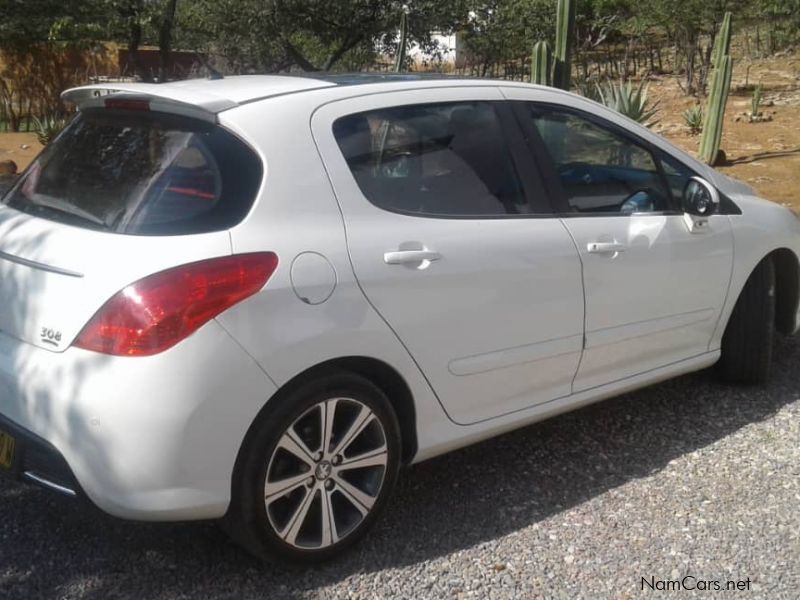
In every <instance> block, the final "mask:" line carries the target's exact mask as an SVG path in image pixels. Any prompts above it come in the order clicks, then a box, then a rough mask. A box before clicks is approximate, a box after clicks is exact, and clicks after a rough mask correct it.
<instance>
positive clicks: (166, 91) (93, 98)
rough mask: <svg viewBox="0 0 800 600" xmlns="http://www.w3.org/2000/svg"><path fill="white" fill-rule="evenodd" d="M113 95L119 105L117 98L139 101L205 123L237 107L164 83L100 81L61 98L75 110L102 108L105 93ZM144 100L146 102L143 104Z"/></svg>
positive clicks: (153, 108)
mask: <svg viewBox="0 0 800 600" xmlns="http://www.w3.org/2000/svg"><path fill="white" fill-rule="evenodd" d="M112 94H113V100H114V104H116V105H118V106H119V105H123V104H124V103H123V102H117V101H118V100H119V101H131V102H132V103H133V102H140V103H142V104H143V105H145V106H146V107H147V108H146V110H150V111H154V112H166V113H172V114H178V115H183V116H186V117H192V118H195V119H201V120H203V121H207V122H209V123H216V122H217V113H220V112H222V111H223V110H228V109H229V108H234V107H235V106H238V104H237V103H236V102H234V101H233V100H230V99H228V98H222V97H220V96H215V95H213V94H198V93H197V92H196V91H192V92H191V94H188V93H186V92H185V91H182V90H181V88H180V87H175V86H165V85H163V84H162V85H159V84H156V83H101V84H95V85H85V86H81V87H76V88H72V89H69V90H66V91H65V92H63V93H62V94H61V99H62V100H64V101H65V102H71V103H73V104H75V105H77V107H78V110H84V109H86V108H104V107H105V106H106V101H107V100H109V96H111V95H112ZM145 103H146V104H145Z"/></svg>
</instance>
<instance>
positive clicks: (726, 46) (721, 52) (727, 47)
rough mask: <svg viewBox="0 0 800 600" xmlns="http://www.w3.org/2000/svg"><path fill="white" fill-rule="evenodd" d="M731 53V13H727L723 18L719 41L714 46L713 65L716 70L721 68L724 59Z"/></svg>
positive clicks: (718, 36) (718, 35)
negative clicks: (720, 64)
mask: <svg viewBox="0 0 800 600" xmlns="http://www.w3.org/2000/svg"><path fill="white" fill-rule="evenodd" d="M730 53H731V13H729V12H726V13H725V16H724V17H722V25H721V26H720V28H719V33H718V34H717V41H716V43H715V44H714V54H713V56H712V57H711V64H712V65H714V68H717V67H719V63H720V61H721V60H722V57H723V56H725V55H726V54H730Z"/></svg>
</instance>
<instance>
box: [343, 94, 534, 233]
mask: <svg viewBox="0 0 800 600" xmlns="http://www.w3.org/2000/svg"><path fill="white" fill-rule="evenodd" d="M333 133H334V136H335V137H336V141H337V143H338V144H339V148H340V149H341V151H342V153H343V155H344V158H345V159H346V160H347V164H348V166H349V167H350V170H351V171H352V173H353V176H354V177H355V180H356V182H357V183H358V186H359V188H360V189H361V192H362V193H363V194H364V196H365V197H366V198H367V200H369V201H370V202H371V203H372V204H374V205H375V206H377V207H379V208H383V209H386V210H390V211H394V212H401V213H404V214H421V215H432V216H466V217H469V216H476V217H480V216H488V215H516V214H525V213H529V212H530V209H529V207H528V203H527V201H526V198H525V194H524V191H523V188H522V184H521V183H520V179H519V177H518V176H517V171H516V169H515V168H514V163H513V161H512V158H511V153H510V151H509V149H508V146H507V144H506V141H505V138H504V136H503V131H502V128H501V126H500V121H499V119H498V117H497V114H496V113H495V109H494V107H493V106H492V105H491V104H489V103H486V102H463V103H447V104H426V105H412V106H400V107H393V108H385V109H380V110H374V111H370V112H364V113H358V114H354V115H348V116H346V117H342V118H340V119H338V120H337V121H336V122H335V123H334V125H333Z"/></svg>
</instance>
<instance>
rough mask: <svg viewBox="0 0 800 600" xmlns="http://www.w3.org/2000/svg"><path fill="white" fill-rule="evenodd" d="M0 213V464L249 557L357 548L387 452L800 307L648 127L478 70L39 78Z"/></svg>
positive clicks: (730, 341)
mask: <svg viewBox="0 0 800 600" xmlns="http://www.w3.org/2000/svg"><path fill="white" fill-rule="evenodd" d="M65 98H66V100H69V101H72V102H74V103H76V104H77V105H78V107H79V108H80V113H79V115H78V116H77V118H76V119H75V120H74V121H73V122H72V123H71V125H70V126H69V127H68V128H67V129H66V130H65V131H64V132H63V133H62V134H61V135H60V136H59V138H58V139H57V140H56V141H55V142H54V143H52V144H51V145H50V146H48V147H47V148H46V150H45V151H44V152H42V154H41V155H40V156H39V157H38V158H37V159H36V160H35V161H34V163H33V164H32V165H31V166H30V167H29V168H28V169H27V170H26V172H25V173H24V174H23V175H22V176H21V177H20V178H19V180H18V181H17V182H16V183H15V184H14V186H13V187H12V188H11V189H10V190H9V191H8V193H7V194H6V195H5V196H4V198H3V201H2V204H1V205H0V306H2V310H1V311H0V413H1V416H0V470H4V471H6V472H7V473H8V474H10V475H12V476H14V477H17V478H20V479H22V480H27V481H30V482H35V483H38V484H40V485H43V486H46V487H48V488H51V489H53V490H56V491H59V492H62V493H64V494H66V495H70V496H86V497H88V498H89V499H90V500H91V501H92V502H93V503H94V504H95V505H97V506H98V507H99V508H101V509H102V510H104V511H106V512H108V513H110V514H112V515H116V516H119V517H124V518H130V519H149V520H183V519H211V518H220V517H225V519H224V522H225V523H226V524H227V526H228V529H229V530H230V531H231V532H232V533H233V534H234V536H235V537H236V538H237V539H239V540H240V541H242V542H243V543H244V544H245V545H246V546H247V547H248V548H249V549H250V550H251V551H253V552H255V553H256V554H278V555H281V556H284V557H288V558H292V559H296V560H307V561H312V560H321V559H324V558H327V557H330V556H331V555H333V554H335V553H337V552H338V551H340V550H341V549H343V548H344V547H346V546H348V545H350V544H352V543H353V542H354V541H356V540H357V539H358V538H359V537H360V536H361V535H363V533H364V532H365V531H366V530H367V529H368V527H369V526H370V525H371V524H372V523H373V521H374V520H375V518H376V516H377V515H378V513H379V512H380V510H381V509H382V508H383V506H384V505H385V504H386V501H387V497H388V495H389V493H390V492H391V489H392V487H393V485H394V483H395V480H396V478H397V475H398V469H399V467H400V466H401V465H403V464H408V463H413V462H418V461H422V460H425V459H427V458H430V457H432V456H435V455H437V454H441V453H443V452H447V451H449V450H453V449H455V448H458V447H460V446H464V445H466V444H471V443H473V442H477V441H479V440H482V439H485V438H488V437H490V436H494V435H497V434H499V433H502V432H505V431H508V430H510V429H513V428H516V427H520V426H522V425H526V424H529V423H533V422H535V421H539V420H541V419H545V418H547V417H550V416H552V415H555V414H557V413H561V412H564V411H566V410H570V409H573V408H576V407H579V406H583V405H585V404H588V403H590V402H594V401H597V400H600V399H603V398H607V397H609V396H613V395H616V394H620V393H622V392H625V391H628V390H631V389H634V388H638V387H641V386H644V385H647V384H651V383H653V382H656V381H660V380H663V379H666V378H669V377H674V376H676V375H680V374H682V373H686V372H689V371H695V370H698V369H703V368H705V367H709V366H711V365H713V364H714V363H717V366H718V371H719V373H720V374H721V375H722V376H723V377H724V378H725V379H727V380H730V381H740V382H744V383H755V382H762V381H764V380H765V379H766V377H767V375H768V371H769V364H770V358H771V348H772V339H773V333H774V331H775V330H777V331H780V332H784V333H793V332H794V331H795V329H796V328H797V325H798V316H797V312H798V275H799V274H800V271H799V270H798V255H800V223H799V222H798V220H797V219H796V218H795V216H794V214H793V213H792V212H790V211H789V210H787V209H785V208H782V207H780V206H777V205H775V204H771V203H769V202H765V201H762V200H760V199H758V198H757V197H756V196H755V194H754V192H753V191H752V190H750V189H749V188H747V187H746V186H744V185H742V184H739V183H736V182H734V181H732V180H730V179H728V178H726V177H725V176H723V175H721V174H719V173H717V172H715V171H714V170H712V169H710V168H708V167H706V166H704V165H703V164H700V163H699V162H697V161H696V160H694V159H693V158H691V157H690V156H688V155H687V154H685V153H683V152H682V151H680V150H678V149H676V148H675V147H674V146H672V145H670V144H669V143H668V142H666V141H665V140H663V139H662V138H660V137H659V136H657V135H654V134H653V133H651V132H650V131H648V130H647V129H645V128H643V127H640V126H638V125H636V124H635V123H633V122H631V121H629V120H627V119H625V118H623V117H621V116H620V115H619V114H617V113H615V112H612V111H610V110H608V109H606V108H604V107H602V106H599V105H597V104H595V103H593V102H590V101H587V100H585V99H583V98H580V97H578V96H574V95H571V94H567V93H564V92H561V91H558V90H554V89H549V88H541V87H535V86H531V85H525V84H517V83H510V82H502V81H487V80H458V79H452V78H442V79H430V78H420V77H410V76H401V77H387V76H338V77H337V76H324V77H288V76H286V77H283V76H246V77H231V78H225V79H215V80H195V81H187V82H180V83H171V84H165V85H147V84H108V85H95V86H89V87H83V88H78V89H73V90H69V91H67V92H65Z"/></svg>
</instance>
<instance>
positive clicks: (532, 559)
mask: <svg viewBox="0 0 800 600" xmlns="http://www.w3.org/2000/svg"><path fill="white" fill-rule="evenodd" d="M777 353H778V356H777V364H776V368H775V372H774V377H773V380H772V383H771V384H770V385H769V386H768V387H765V388H749V389H747V388H745V389H740V388H729V387H724V386H721V385H719V384H716V383H715V382H714V381H713V379H712V378H711V377H710V376H709V375H708V374H706V373H700V374H695V375H690V376H686V377H683V378H680V379H678V380H675V381H671V382H668V383H666V384H662V385H658V386H654V387H651V388H649V389H646V390H643V391H640V392H637V393H633V394H628V395H626V396H623V397H621V398H618V399H615V400H610V401H606V402H604V403H600V404H597V405H595V406H592V407H589V408H586V409H583V410H581V411H578V412H575V413H571V414H568V415H564V416H562V417H559V418H556V419H553V420H551V421H548V422H545V423H541V424H538V425H535V426H532V427H528V428H526V429H523V430H520V431H517V432H514V433H511V434H508V435H505V436H503V437H501V438H497V439H495V440H492V441H489V442H485V443H483V444H480V445H478V446H473V447H471V448H467V449H465V450H462V451H459V452H456V453H453V454H450V455H448V456H444V457H441V458H438V459H435V460H431V461H429V462H427V463H423V464H421V465H418V466H416V467H413V468H412V469H410V470H408V471H407V472H406V473H405V474H404V475H403V477H402V478H401V482H400V486H399V489H398V490H397V494H396V495H395V499H394V501H393V502H392V503H391V505H390V507H389V510H388V512H387V514H386V516H385V517H384V518H383V519H382V520H381V522H380V524H379V525H378V527H377V528H376V530H374V531H373V533H372V535H371V536H369V538H368V539H367V540H366V542H365V543H363V544H362V545H361V546H359V547H358V549H357V550H356V551H355V552H353V553H350V554H348V555H346V556H345V557H343V558H342V559H340V560H338V561H337V562H335V563H333V564H329V565H325V566H323V567H319V568H316V569H307V570H302V569H298V568H295V567H289V566H286V565H262V564H260V563H258V562H257V561H255V560H253V559H251V558H250V557H248V556H247V555H245V554H243V553H242V552H240V551H239V550H238V549H237V548H236V547H235V546H233V545H232V544H231V543H230V542H228V540H227V539H226V537H225V536H224V534H223V533H222V532H220V531H219V529H218V528H217V527H216V526H215V525H214V524H211V523H184V524H138V523H128V522H123V521H118V520H115V519H112V518H109V517H105V516H103V515H98V514H97V513H96V512H94V511H92V510H88V509H86V508H84V507H80V506H76V505H74V504H71V503H69V502H65V501H63V500H61V499H60V498H56V497H54V496H52V495H51V494H49V493H47V492H45V491H42V490H38V489H34V488H30V487H24V486H21V485H15V484H11V483H8V482H0V597H2V598H25V599H31V598H40V597H42V598H50V597H52V598H56V597H57V598H104V599H105V598H136V599H142V598H262V597H263V598H280V597H341V598H388V597H397V598H414V599H419V598H454V597H455V598H461V597H475V598H510V597H517V598H537V597H556V598H561V597H563V598H578V597H586V598H596V597H614V598H628V597H637V596H648V595H649V596H652V595H662V596H663V595H665V592H660V594H659V591H653V590H651V589H650V588H649V587H648V586H647V584H643V583H642V579H643V578H645V579H646V580H647V581H648V582H651V584H652V585H654V586H656V587H657V588H658V586H659V585H668V584H666V583H664V582H665V581H666V580H681V579H682V578H683V577H685V576H686V575H689V576H691V577H690V578H689V579H687V580H686V583H687V585H689V586H698V587H702V584H699V582H700V581H703V580H715V581H720V582H721V585H722V586H724V585H725V584H726V582H727V581H728V580H741V581H742V582H745V581H746V580H747V579H748V578H749V580H750V582H749V588H750V593H749V594H748V593H742V594H741V595H744V596H748V597H766V596H769V597H771V598H798V597H800V514H798V509H800V370H799V369H798V365H800V339H794V340H785V339H784V340H781V341H780V342H779V347H778V349H777ZM651 578H652V579H651ZM693 578H695V579H693ZM659 582H661V583H659ZM643 585H645V588H644V591H643V590H642V586H643ZM742 585H745V584H744V583H743V584H742ZM668 595H673V594H668ZM679 595H680V596H683V597H692V596H695V595H697V596H700V597H714V596H717V595H719V594H718V593H708V592H699V591H694V592H692V591H689V592H684V593H682V594H679ZM728 595H730V594H728Z"/></svg>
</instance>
